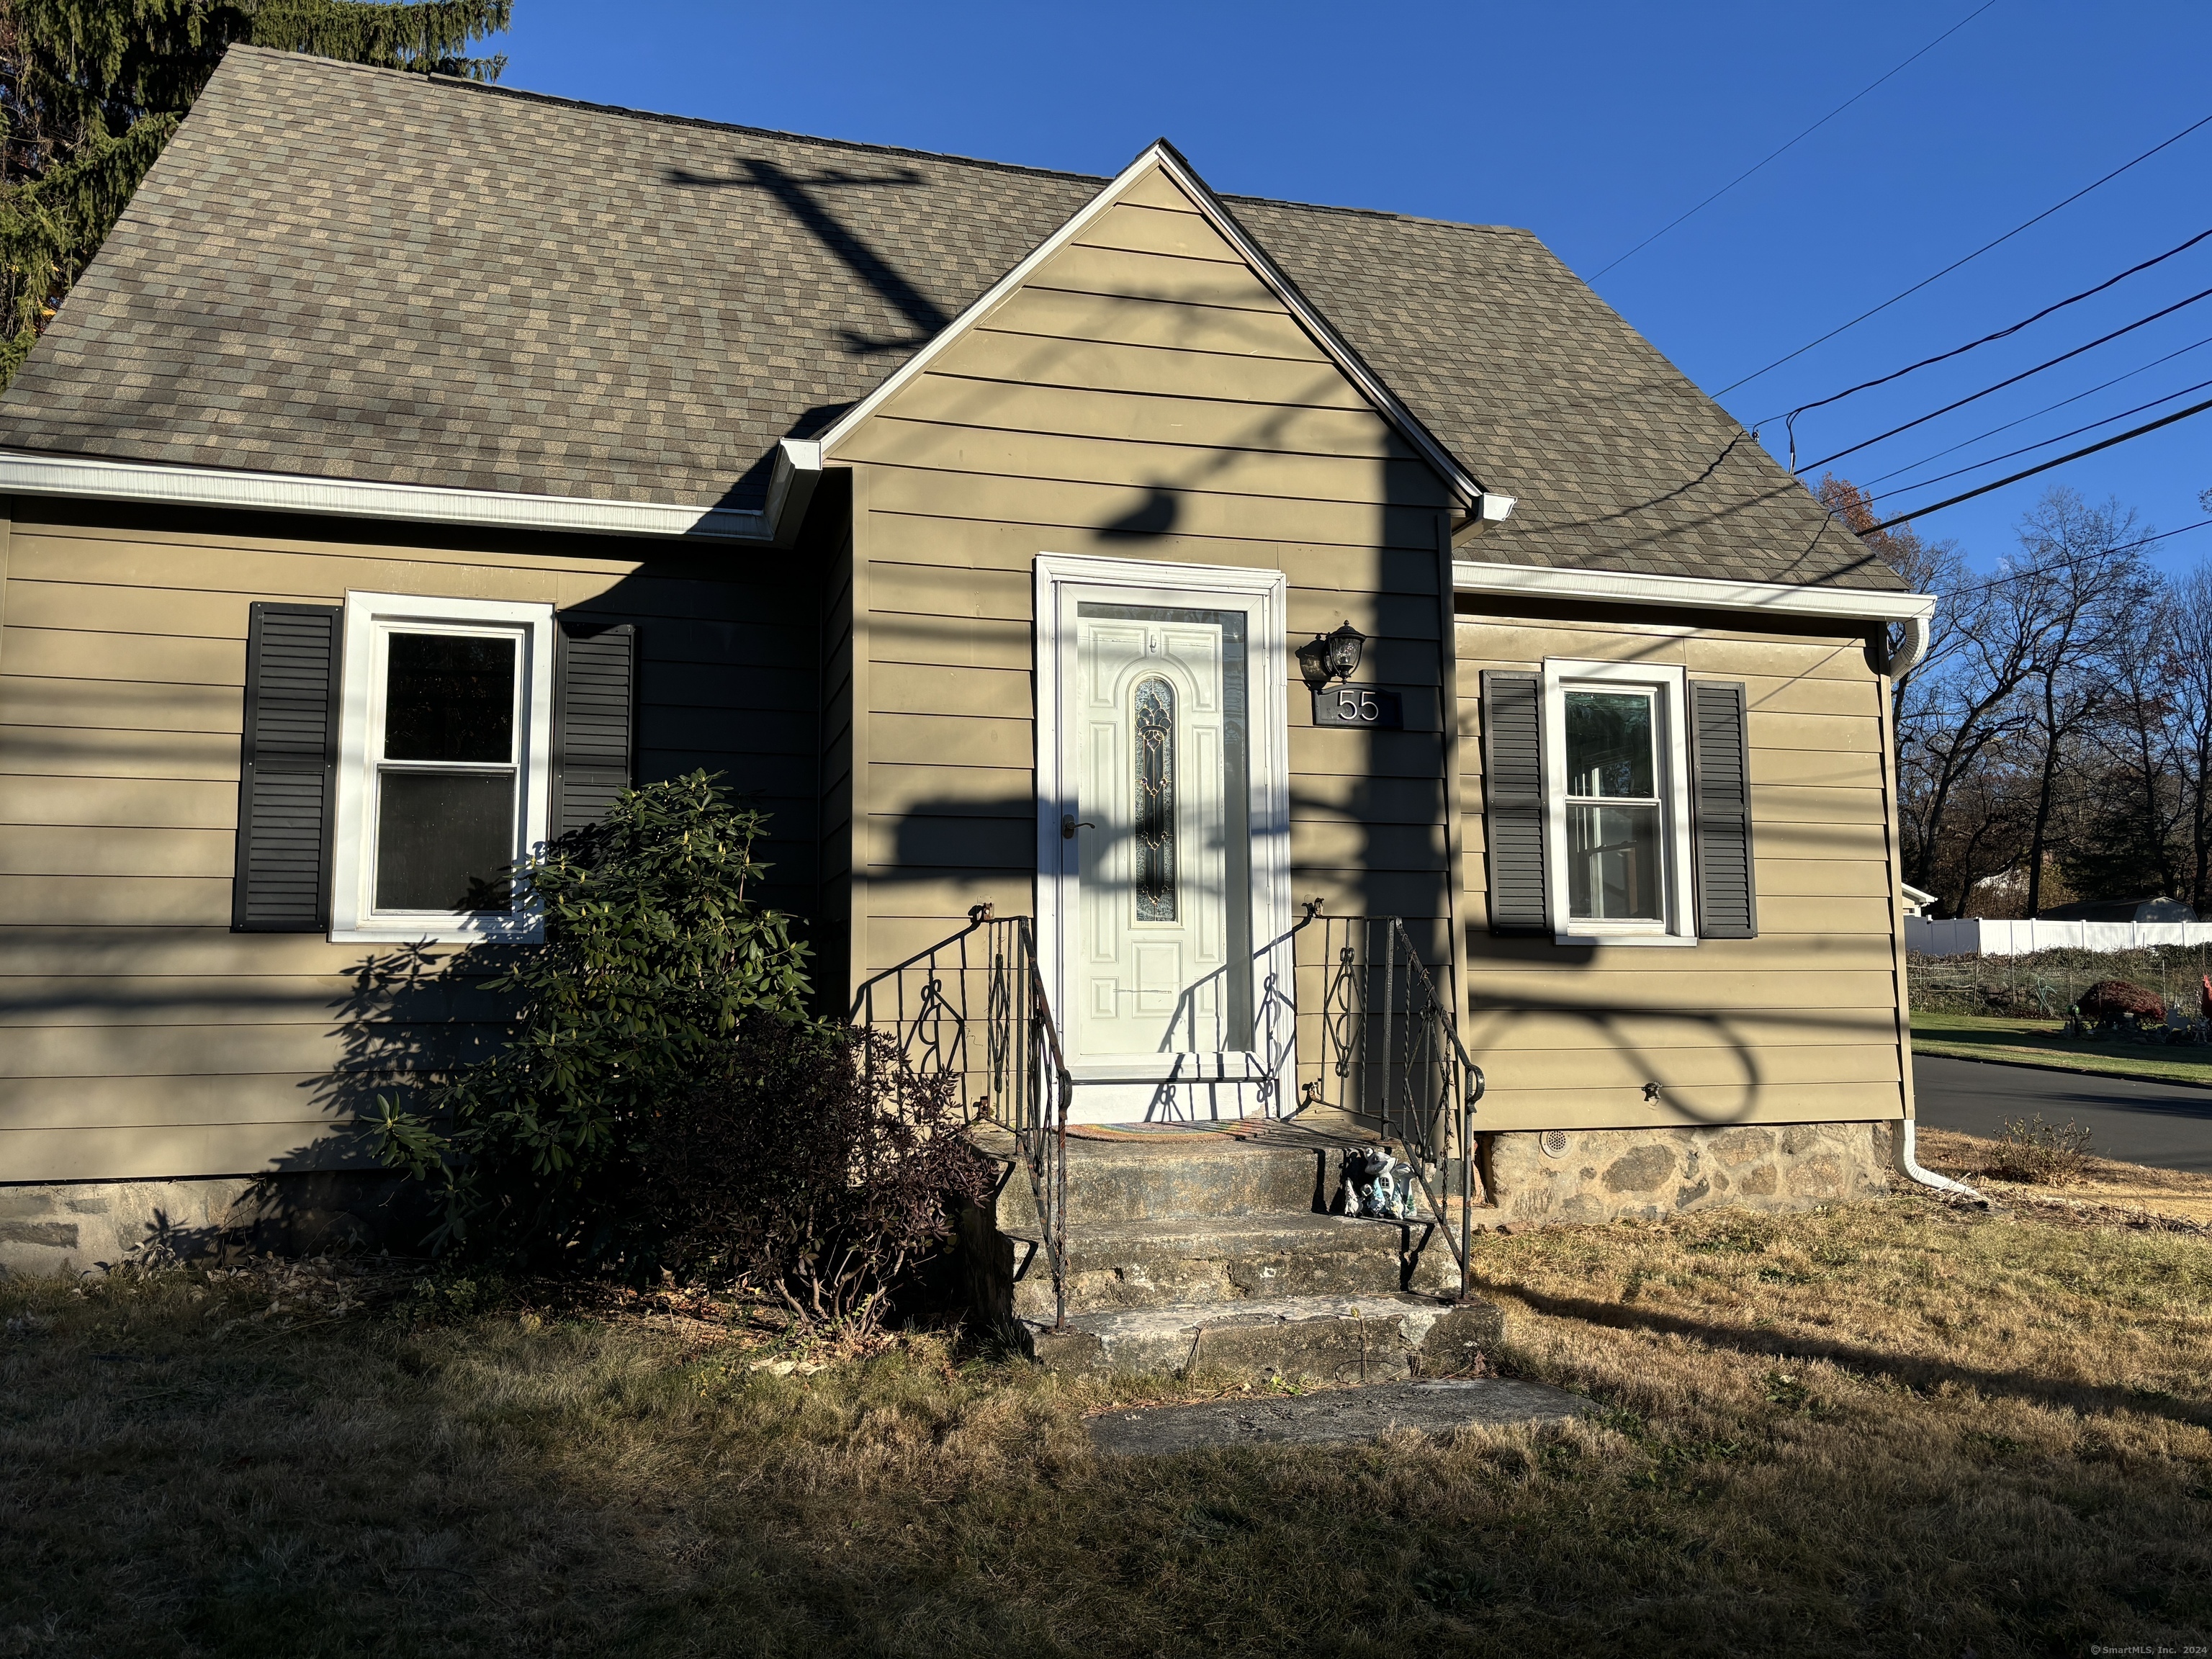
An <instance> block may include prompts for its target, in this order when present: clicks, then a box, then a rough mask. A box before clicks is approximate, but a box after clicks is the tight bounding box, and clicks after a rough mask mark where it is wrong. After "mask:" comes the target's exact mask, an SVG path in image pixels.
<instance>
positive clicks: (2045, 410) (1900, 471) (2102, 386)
mask: <svg viewBox="0 0 2212 1659" xmlns="http://www.w3.org/2000/svg"><path fill="white" fill-rule="evenodd" d="M2209 345H2212V334H2208V335H2206V336H2205V337H2203V339H2201V340H2198V341H2197V342H2196V343H2194V344H2191V345H2185V346H2183V347H2182V348H2181V349H2179V351H2169V352H2167V353H2166V356H2163V357H2154V358H2152V359H2151V360H2150V361H2149V362H2147V363H2145V364H2143V365H2142V367H2141V368H2131V369H2130V370H2129V371H2128V372H2127V373H2126V374H2115V375H2114V376H2112V379H2111V380H2100V381H2099V382H2098V383H2097V384H2096V385H2095V386H2091V387H2090V388H2089V389H2088V390H2087V392H2075V394H2074V395H2073V396H2072V397H2070V398H2060V399H2059V400H2058V401H2057V403H2055V404H2044V406H2043V407H2042V408H2040V409H2036V410H2029V411H2028V412H2027V414H2025V415H2023V416H2021V417H2020V418H2019V419H2018V420H2013V421H2007V422H2005V423H2004V424H2003V425H2002V426H1993V427H1991V428H1990V429H1989V430H1988V431H1986V432H1977V433H1976V434H1974V435H1973V436H1972V437H1971V438H1961V439H1960V440H1959V441H1958V442H1957V443H1954V444H1953V445H1951V446H1950V447H1948V448H1946V449H1939V450H1937V451H1936V453H1934V454H1932V455H1923V456H1922V457H1921V458H1920V459H1918V460H1917V461H1908V462H1906V463H1905V465H1903V466H1897V467H1892V468H1891V469H1890V470H1889V471H1887V472H1882V473H1878V474H1876V475H1875V477H1871V478H1869V479H1867V480H1865V481H1864V482H1863V483H1861V484H1860V485H1859V488H1860V489H1873V488H1874V487H1875V485H1876V484H1878V483H1888V482H1889V480H1891V479H1892V478H1895V477H1902V476H1903V475H1904V474H1905V473H1907V472H1911V471H1914V470H1915V469H1917V468H1919V467H1923V466H1925V465H1928V463H1929V462H1930V461H1940V460H1942V459H1943V458H1944V457H1945V456H1946V455H1950V454H1955V453H1957V452H1958V451H1960V450H1961V449H1964V448H1965V447H1966V446H1967V445H1968V444H1978V443H1979V442H1981V441H1982V440H1983V439H1984V438H1994V437H1996V435H1997V434H1998V433H2000V432H2009V431H2011V430H2012V429H2013V428H2015V427H2016V426H2025V425H2026V424H2027V422H2030V421H2032V420H2034V419H2035V418H2036V417H2037V416H2039V415H2048V414H2050V413H2051V410H2055V409H2063V408H2065V407H2066V405H2067V404H2078V403H2080V402H2081V399H2082V398H2093V397H2095V396H2096V395H2097V394H2098V393H2099V392H2105V391H2108V390H2110V389H2111V388H2112V387H2113V386H2118V385H2119V383H2120V382H2121V381H2123V380H2133V379H2135V377H2136V375H2138V374H2149V373H2150V372H2151V370H2153V369H2154V368H2157V367H2158V366H2159V365H2160V363H2170V362H2172V361H2173V360H2174V359H2175V358H2176V357H2185V356H2188V355H2189V354H2190V353H2191V352H2192V351H2202V350H2203V349H2204V348H2205V347H2206V346H2209ZM2173 395H2174V396H2175V397H2177V398H2179V397H2180V396H2181V395H2182V394H2181V393H2180V392H2175V393H2174V394H2173ZM2161 401H2163V400H2162V399H2161ZM2145 407H2148V405H2145ZM2052 441H2053V442H2054V443H2055V442H2057V440H2056V439H2053V440H2052ZM1912 487H1913V486H1911V485H1907V486H1905V488H1908V489H1910V488H1912Z"/></svg>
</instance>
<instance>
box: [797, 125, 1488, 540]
mask: <svg viewBox="0 0 2212 1659" xmlns="http://www.w3.org/2000/svg"><path fill="white" fill-rule="evenodd" d="M1153 167H1158V168H1159V169H1160V170H1161V171H1162V172H1163V173H1166V174H1167V175H1168V177H1169V178H1170V179H1173V180H1174V181H1175V183H1176V186H1177V187H1178V188H1179V189H1180V190H1182V193H1183V194H1184V195H1185V196H1187V197H1189V199H1190V203H1191V205H1192V206H1193V207H1194V208H1196V209H1197V210H1198V211H1199V214H1200V217H1202V218H1204V219H1205V220H1206V222H1207V223H1208V224H1210V225H1212V227H1213V228H1214V229H1215V230H1216V231H1218V233H1219V234H1220V235H1221V239H1222V240H1224V241H1225V242H1227V243H1228V244H1229V246H1231V247H1233V248H1235V249H1236V250H1237V253H1238V254H1239V255H1240V256H1241V257H1242V258H1243V260H1244V262H1245V264H1248V265H1249V266H1250V267H1251V269H1252V273H1253V275H1255V276H1257V277H1258V278H1259V279H1260V280H1261V283H1264V284H1266V286H1267V288H1268V289H1269V290H1270V291H1271V292H1273V295H1275V297H1276V298H1277V299H1278V300H1280V301H1282V302H1283V305H1284V307H1285V309H1287V310H1288V311H1289V312H1290V313H1291V316H1292V317H1294V318H1296V319H1297V322H1298V325H1299V326H1300V327H1301V328H1303V329H1304V330H1305V331H1306V332H1307V334H1309V335H1310V336H1311V337H1312V338H1313V341H1314V343H1315V344H1316V345H1318V346H1319V347H1321V349H1322V351H1323V352H1325V353H1327V354H1328V357H1329V359H1330V361H1331V362H1334V364H1335V365H1336V367H1337V368H1338V369H1339V370H1340V371H1341V372H1342V374H1344V376H1345V378H1346V380H1350V381H1351V382H1352V385H1354V386H1358V388H1359V391H1360V394H1361V395H1362V396H1363V397H1364V398H1366V399H1367V400H1368V402H1369V403H1370V404H1373V405H1374V406H1375V410H1376V413H1377V414H1378V415H1380V416H1383V419H1384V420H1386V421H1388V422H1390V424H1391V425H1392V426H1393V427H1395V428H1396V429H1397V431H1398V434H1399V435H1400V436H1401V437H1403V438H1404V439H1405V440H1406V441H1407V443H1409V444H1411V445H1413V447H1414V448H1415V449H1417V450H1419V452H1420V453H1421V456H1422V458H1423V459H1425V460H1426V461H1427V462H1428V464H1429V465H1431V466H1432V467H1433V468H1435V469H1436V471H1437V473H1438V474H1439V475H1440V476H1441V477H1443V480H1444V482H1445V483H1448V484H1449V485H1450V486H1451V489H1452V490H1453V492H1454V493H1455V494H1456V495H1458V496H1459V497H1460V499H1461V501H1462V504H1463V505H1466V506H1468V507H1471V508H1478V509H1479V507H1480V501H1481V498H1482V496H1483V495H1484V493H1485V492H1484V490H1483V488H1482V486H1481V485H1480V483H1476V482H1475V481H1474V478H1472V477H1469V476H1468V471H1467V469H1466V468H1464V467H1462V465H1460V464H1459V463H1458V462H1457V461H1456V460H1455V459H1452V457H1451V455H1450V454H1449V452H1447V451H1446V450H1445V449H1444V447H1443V445H1442V444H1439V443H1438V442H1437V441H1436V439H1435V437H1434V436H1433V435H1431V433H1430V432H1429V429H1428V428H1426V427H1425V426H1423V425H1422V424H1421V423H1420V422H1419V421H1418V420H1416V419H1415V418H1414V416H1413V411H1412V410H1409V409H1407V407H1406V405H1405V404H1402V403H1401V402H1399V400H1398V398H1397V397H1396V395H1395V393H1393V392H1391V390H1390V388H1389V387H1388V386H1385V385H1383V380H1382V378H1381V377H1380V376H1379V375H1377V374H1376V373H1375V371H1374V370H1373V369H1371V368H1368V366H1367V365H1366V363H1365V362H1363V361H1362V360H1361V359H1360V356H1359V354H1358V352H1356V351H1354V350H1353V349H1352V347H1351V345H1350V344H1349V343H1347V342H1346V340H1345V339H1344V337H1342V336H1341V335H1340V334H1339V333H1338V332H1337V331H1336V330H1335V328H1334V327H1333V326H1332V325H1330V323H1329V321H1328V319H1327V318H1325V317H1323V316H1322V314H1321V313H1320V312H1318V311H1316V310H1315V309H1314V307H1312V305H1311V304H1310V303H1309V302H1308V301H1307V300H1306V298H1305V296H1304V295H1302V294H1300V293H1299V292H1298V290H1297V285H1296V284H1294V283H1292V282H1291V280H1290V278H1289V277H1287V276H1285V275H1284V274H1283V272H1282V271H1281V270H1279V268H1278V267H1277V265H1276V264H1275V262H1274V261H1273V259H1271V258H1268V257H1267V252H1266V250H1264V249H1263V248H1261V246H1260V245H1259V244H1258V243H1257V242H1255V241H1254V240H1252V239H1251V237H1250V236H1249V235H1247V234H1245V230H1244V228H1243V226H1242V225H1240V224H1238V223H1237V221H1236V219H1235V218H1234V217H1232V216H1231V214H1230V212H1229V210H1227V209H1226V208H1225V207H1224V206H1222V204H1221V203H1220V201H1219V200H1218V198H1217V197H1215V196H1214V193H1213V191H1212V190H1211V189H1210V188H1209V187H1208V186H1207V185H1206V183H1205V181H1204V180H1203V179H1200V178H1199V176H1198V175H1197V174H1196V173H1193V172H1192V171H1191V170H1190V167H1189V165H1188V163H1187V162H1185V161H1183V159H1182V157H1181V156H1180V155H1176V152H1175V149H1174V148H1173V147H1172V146H1171V145H1170V144H1169V143H1167V141H1166V140H1165V139H1161V140H1159V141H1158V142H1156V143H1153V144H1152V145H1150V146H1149V147H1148V148H1147V149H1146V150H1145V152H1144V154H1142V155H1139V156H1138V157H1137V159H1136V160H1135V161H1132V162H1130V163H1129V165H1128V166H1127V167H1123V168H1122V169H1121V172H1120V173H1116V174H1115V176H1114V178H1113V179H1112V180H1111V181H1110V182H1109V183H1108V184H1107V185H1106V187H1105V188H1104V189H1103V190H1101V191H1099V192H1098V194H1097V195H1096V196H1094V197H1091V200H1090V201H1088V202H1086V203H1085V204H1084V205H1083V206H1082V208H1081V209H1080V210H1078V211H1077V213H1076V214H1075V216H1073V218H1071V219H1070V220H1068V222H1066V224H1064V225H1062V226H1061V227H1060V228H1059V229H1058V230H1055V231H1054V232H1053V234H1051V235H1049V236H1048V237H1046V238H1045V240H1043V241H1042V242H1040V243H1038V244H1037V246H1036V247H1035V248H1034V249H1032V250H1031V251H1030V254H1029V256H1028V257H1027V258H1024V260H1023V261H1022V262H1021V263H1020V264H1018V265H1016V266H1015V267H1014V268H1013V269H1012V270H1010V271H1008V272H1007V273H1006V275H1005V276H1001V277H1000V279H999V280H998V281H997V282H996V283H993V284H992V285H991V287H990V289H988V290H987V291H986V292H985V293H984V295H983V297H982V298H981V299H980V300H977V301H975V304H973V305H971V306H969V307H968V308H967V310H965V311H963V312H962V313H960V314H959V315H958V316H957V317H956V318H954V319H952V321H951V323H949V324H948V325H946V326H945V328H944V329H943V330H942V331H939V334H938V335H937V337H935V338H934V339H933V340H931V341H930V343H928V344H927V345H926V346H924V347H922V349H921V350H920V351H917V352H916V353H915V355H914V356H911V357H909V358H908V359H907V360H906V362H903V363H902V364H901V365H900V366H899V367H898V368H897V369H896V371H894V372H893V373H892V374H890V376H889V377H887V378H886V379H885V380H884V381H883V383H882V384H881V385H879V386H877V388H876V389H875V390H874V391H873V392H870V393H869V394H868V395H867V396H866V398H862V399H861V400H860V402H859V403H857V404H854V405H853V407H852V408H851V409H849V410H847V411H846V412H845V413H844V415H842V416H840V417H839V419H838V421H837V423H836V425H835V426H833V427H831V428H829V430H828V431H827V432H824V433H823V435H822V438H821V441H820V442H819V444H818V445H817V448H816V458H817V464H819V462H820V461H821V460H823V459H827V458H828V457H829V456H830V455H833V454H835V453H836V450H837V447H838V446H839V445H840V444H842V443H843V442H844V441H845V440H846V439H848V438H849V437H850V436H852V435H853V433H854V431H855V430H856V429H857V428H859V427H860V424H861V422H864V421H866V419H867V418H868V417H869V416H872V415H873V414H874V413H875V412H876V411H877V410H878V409H880V408H882V407H883V405H884V403H885V402H886V401H888V400H889V399H890V398H894V397H896V396H897V395H898V393H899V392H900V391H901V390H902V388H903V387H905V386H908V385H909V384H910V383H911V382H913V381H914V380H917V379H919V378H920V377H921V375H923V374H927V373H928V371H929V366H930V364H931V363H933V362H935V361H936V360H937V358H938V357H939V356H941V355H943V353H944V352H945V349H947V348H948V347H950V346H951V344H952V343H953V342H954V341H955V340H957V339H958V338H959V337H961V336H963V335H964V334H966V333H967V332H968V331H969V330H970V329H972V328H973V327H975V325H976V324H977V323H979V322H981V320H982V319H983V318H984V317H986V316H987V315H988V314H989V313H990V312H991V311H992V309H993V308H994V307H996V306H997V305H998V303H999V302H1000V301H1001V300H1004V299H1005V298H1006V296H1007V295H1010V294H1012V292H1013V291H1014V290H1015V289H1018V288H1019V287H1020V286H1021V285H1022V284H1023V283H1025V282H1027V281H1028V280H1029V279H1030V275H1031V273H1033V272H1034V271H1036V269H1037V268H1038V267H1039V266H1040V265H1042V264H1044V262H1045V261H1046V260H1048V259H1049V258H1052V256H1053V255H1054V254H1055V253H1057V252H1060V249H1062V248H1063V247H1066V246H1067V245H1068V244H1069V243H1070V242H1072V241H1073V240H1075V239H1076V238H1077V237H1078V236H1080V235H1081V234H1083V232H1084V230H1085V228H1086V227H1088V226H1089V225H1090V224H1091V222H1092V221H1094V220H1096V219H1097V217H1098V216H1100V215H1101V214H1103V213H1104V212H1105V211H1106V210H1107V209H1109V208H1110V207H1112V206H1113V205H1114V204H1115V202H1117V201H1119V200H1120V199H1121V197H1122V196H1123V195H1124V194H1125V193H1126V192H1127V191H1128V189H1129V187H1130V186H1131V185H1133V184H1135V183H1136V182H1137V180H1138V179H1141V178H1142V177H1143V176H1144V175H1145V174H1146V173H1147V172H1148V171H1150V170H1151V169H1152V168H1153ZM1495 499H1497V500H1498V501H1507V502H1508V505H1507V507H1506V509H1505V510H1506V511H1507V512H1510V511H1511V510H1512V509H1511V507H1510V498H1507V497H1504V496H1498V497H1496V498H1495Z"/></svg>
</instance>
